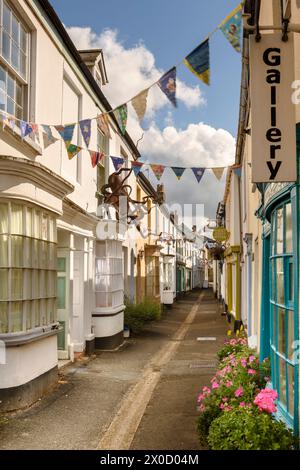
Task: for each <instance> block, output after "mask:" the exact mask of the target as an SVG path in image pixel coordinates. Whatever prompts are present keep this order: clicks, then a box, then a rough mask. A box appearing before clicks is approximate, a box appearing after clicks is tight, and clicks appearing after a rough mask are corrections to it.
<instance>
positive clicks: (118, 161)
mask: <svg viewBox="0 0 300 470" xmlns="http://www.w3.org/2000/svg"><path fill="white" fill-rule="evenodd" d="M110 158H111V160H112V162H113V164H114V168H115V170H116V171H118V170H120V168H122V166H123V165H124V158H123V157H110Z"/></svg>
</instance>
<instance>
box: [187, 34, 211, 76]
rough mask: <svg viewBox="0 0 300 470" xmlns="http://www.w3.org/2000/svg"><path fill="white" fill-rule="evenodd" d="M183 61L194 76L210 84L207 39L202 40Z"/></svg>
mask: <svg viewBox="0 0 300 470" xmlns="http://www.w3.org/2000/svg"><path fill="white" fill-rule="evenodd" d="M184 63H185V65H186V66H187V68H188V69H190V71H191V72H192V73H194V74H195V75H196V77H198V78H200V80H202V81H203V82H204V83H206V85H209V84H210V66H209V39H206V40H205V41H204V42H202V43H201V44H200V45H199V46H198V47H196V49H194V50H193V51H192V52H191V53H190V54H189V55H187V56H186V58H185V59H184Z"/></svg>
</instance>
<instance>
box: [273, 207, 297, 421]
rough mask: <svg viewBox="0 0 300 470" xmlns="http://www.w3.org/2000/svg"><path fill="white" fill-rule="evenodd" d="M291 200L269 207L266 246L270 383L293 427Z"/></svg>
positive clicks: (282, 413) (294, 360) (294, 272)
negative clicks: (268, 240) (270, 209)
mask: <svg viewBox="0 0 300 470" xmlns="http://www.w3.org/2000/svg"><path fill="white" fill-rule="evenodd" d="M294 222H295V223H293V208H292V202H291V201H290V200H289V201H285V202H283V203H281V204H279V205H278V206H277V207H276V209H274V210H273V213H272V217H271V238H270V249H269V280H270V282H269V285H270V288H269V314H270V317H269V318H270V355H271V371H272V377H271V378H272V386H273V387H274V388H275V389H276V390H277V392H278V395H279V398H278V413H279V415H280V416H281V417H282V418H283V419H284V420H285V421H286V423H287V424H288V425H289V426H291V427H293V428H295V430H296V428H297V425H296V421H297V419H296V417H297V410H298V392H297V391H298V385H297V381H298V364H297V348H296V349H294V347H295V344H296V343H295V341H297V340H298V332H297V318H296V315H297V311H298V308H297V296H295V292H297V284H296V280H297V264H296V263H297V256H296V254H297V248H296V244H297V239H296V237H297V228H296V227H297V224H296V220H295V221H294Z"/></svg>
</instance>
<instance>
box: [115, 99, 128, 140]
mask: <svg viewBox="0 0 300 470" xmlns="http://www.w3.org/2000/svg"><path fill="white" fill-rule="evenodd" d="M127 114H128V112H127V104H122V105H121V106H119V107H118V108H117V109H116V110H115V111H114V115H115V116H116V119H117V121H118V124H119V127H120V129H121V132H122V134H123V135H124V134H125V132H126V125H127Z"/></svg>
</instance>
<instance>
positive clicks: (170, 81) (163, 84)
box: [157, 67, 177, 108]
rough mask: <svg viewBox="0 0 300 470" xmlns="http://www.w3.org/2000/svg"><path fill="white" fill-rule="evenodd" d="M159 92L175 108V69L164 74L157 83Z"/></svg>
mask: <svg viewBox="0 0 300 470" xmlns="http://www.w3.org/2000/svg"><path fill="white" fill-rule="evenodd" d="M157 84H158V86H159V88H160V89H161V91H162V92H163V93H164V94H165V95H166V97H167V98H168V99H169V100H170V101H171V103H172V105H173V106H175V108H176V107H177V100H176V67H173V68H172V69H170V70H169V71H168V72H166V73H165V74H164V75H163V76H162V77H161V78H160V79H159V81H158V82H157Z"/></svg>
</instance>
